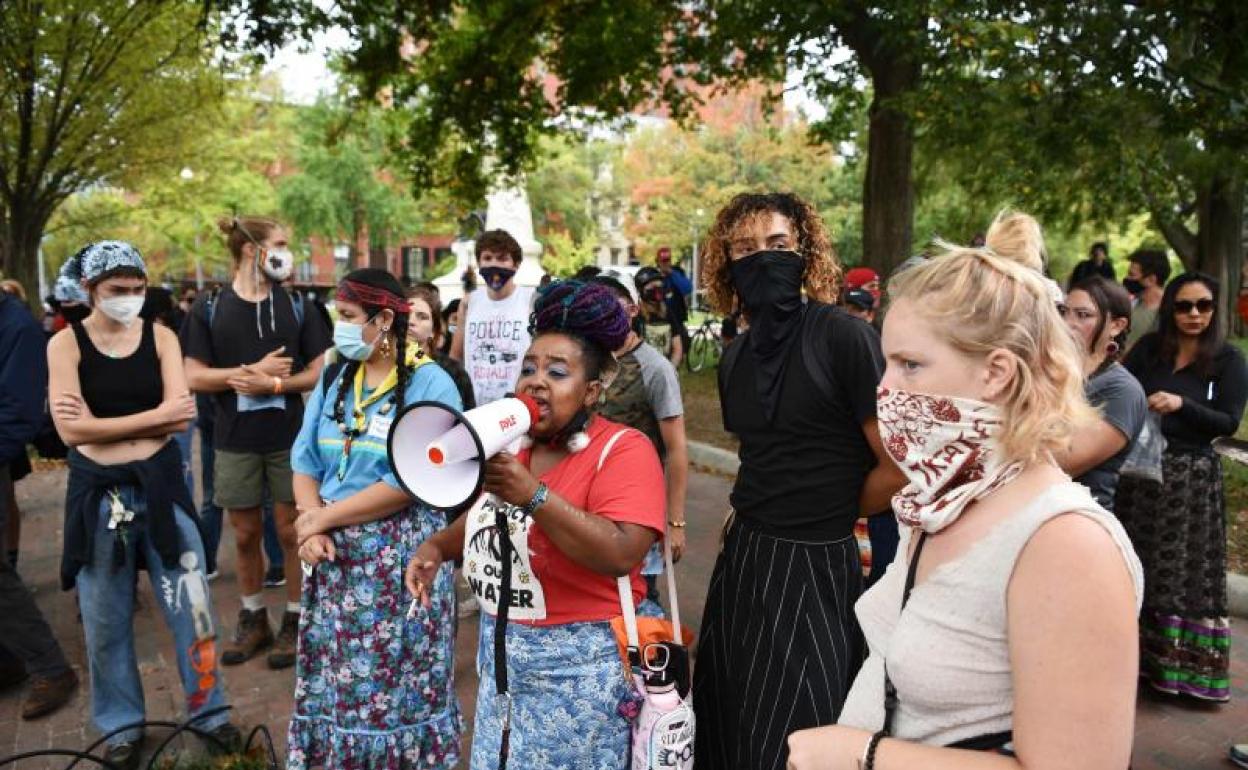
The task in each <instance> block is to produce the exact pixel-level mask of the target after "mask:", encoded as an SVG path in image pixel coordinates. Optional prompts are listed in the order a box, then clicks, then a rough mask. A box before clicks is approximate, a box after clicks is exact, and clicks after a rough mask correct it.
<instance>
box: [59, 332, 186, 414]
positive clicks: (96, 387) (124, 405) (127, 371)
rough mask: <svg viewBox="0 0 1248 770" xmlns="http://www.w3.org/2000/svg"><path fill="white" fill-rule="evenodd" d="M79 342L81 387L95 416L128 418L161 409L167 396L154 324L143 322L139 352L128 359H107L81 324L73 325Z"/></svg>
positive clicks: (79, 380)
mask: <svg viewBox="0 0 1248 770" xmlns="http://www.w3.org/2000/svg"><path fill="white" fill-rule="evenodd" d="M71 328H72V329H73V330H74V336H75V337H76V338H77V339H78V359H79V360H78V385H79V387H81V388H82V398H83V400H84V401H86V402H87V407H88V408H89V409H90V410H91V414H93V415H95V416H96V417H125V416H127V415H131V414H137V413H139V412H146V411H147V410H149V409H155V408H156V407H158V406H160V402H161V400H163V398H164V394H165V383H164V379H163V378H162V377H161V376H160V358H159V356H157V355H156V335H155V333H154V332H153V331H152V322H151V321H144V322H143V334H142V336H141V337H140V338H139V349H138V350H136V351H134V353H132V354H130V355H129V356H126V357H125V358H113V357H111V356H106V355H104V354H103V353H101V352H100V351H99V350H97V349H96V347H95V345H94V344H93V343H92V342H91V337H90V336H89V335H88V334H87V330H86V329H84V328H82V324H81V323H76V324H72V326H71Z"/></svg>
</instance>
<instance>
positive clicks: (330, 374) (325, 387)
mask: <svg viewBox="0 0 1248 770" xmlns="http://www.w3.org/2000/svg"><path fill="white" fill-rule="evenodd" d="M344 366H346V363H345V362H343V361H335V362H333V363H332V364H326V365H325V368H324V369H323V370H321V398H325V395H326V394H327V393H329V384H330V383H331V382H333V381H334V379H335V378H337V377H338V373H339V372H341V371H342V367H344Z"/></svg>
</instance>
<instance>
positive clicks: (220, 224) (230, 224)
mask: <svg viewBox="0 0 1248 770" xmlns="http://www.w3.org/2000/svg"><path fill="white" fill-rule="evenodd" d="M237 226H238V217H221V218H220V219H218V220H217V229H218V230H220V231H221V232H222V233H223V234H225V235H229V234H231V233H233V232H234V228H235V227H237Z"/></svg>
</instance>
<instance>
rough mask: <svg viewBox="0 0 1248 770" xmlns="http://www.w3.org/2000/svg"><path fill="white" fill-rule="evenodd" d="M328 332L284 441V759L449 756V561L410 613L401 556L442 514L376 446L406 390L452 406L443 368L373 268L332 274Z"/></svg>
mask: <svg viewBox="0 0 1248 770" xmlns="http://www.w3.org/2000/svg"><path fill="white" fill-rule="evenodd" d="M336 309H337V311H338V321H337V323H336V324H335V326H334V345H335V347H336V348H337V351H338V355H339V357H340V359H342V360H343V364H342V365H338V366H333V367H330V368H328V369H327V371H326V375H325V377H324V379H323V381H322V384H321V387H319V388H317V389H315V390H314V391H313V392H312V394H311V398H309V399H308V403H307V407H306V412H305V416H304V421H303V429H302V431H300V434H299V438H298V439H297V440H296V442H295V447H294V452H293V454H292V457H291V465H292V466H293V469H294V471H295V501H296V504H297V506H298V507H299V511H300V513H299V518H298V519H297V520H296V530H297V532H298V535H299V543H300V545H299V556H300V558H301V559H303V561H304V562H305V563H306V564H309V565H312V570H311V572H310V573H305V574H307V576H306V577H305V578H304V583H303V600H302V601H303V617H302V620H301V621H300V624H299V652H298V662H297V666H298V668H297V679H296V683H295V710H294V714H293V715H292V717H291V722H290V739H289V740H290V743H289V751H288V766H289V767H290V768H292V769H293V770H302V768H308V767H325V768H333V770H364V769H365V768H379V769H380V768H386V770H393V769H399V770H403V769H412V770H415V769H416V768H420V769H421V770H424V769H426V768H428V769H431V770H432V769H440V768H451V767H454V766H455V764H456V763H457V762H458V761H459V734H460V727H461V719H460V713H459V706H458V703H457V701H456V699H455V687H454V682H453V676H452V675H453V672H454V655H455V643H454V642H455V640H454V629H453V624H452V618H453V612H454V586H453V583H452V580H451V574H452V573H451V567H450V565H446V566H445V567H444V568H443V569H442V570H440V571H439V572H438V574H437V577H436V579H435V580H433V581H432V587H431V601H430V602H429V603H428V605H426V606H421V607H418V608H417V610H416V611H415V612H414V613H412V614H410V615H409V613H408V607H409V601H408V599H407V598H406V597H405V596H404V593H403V570H404V567H405V566H406V564H407V562H408V561H409V560H410V559H411V558H412V556H413V555H414V554H415V551H416V547H417V546H418V545H420V543H421V542H423V541H424V540H425V539H427V538H428V537H430V536H431V535H432V534H433V533H435V532H437V531H438V530H439V529H441V528H443V527H444V526H446V517H445V515H444V514H442V513H439V512H436V511H432V510H430V509H429V508H427V507H425V506H423V505H420V504H414V503H413V502H412V500H411V499H410V498H409V497H408V496H407V495H406V494H405V493H404V492H403V491H402V490H401V489H400V487H399V484H398V482H397V481H396V480H395V478H394V476H393V475H392V473H391V472H390V469H389V464H388V462H387V460H386V437H387V435H388V433H389V428H390V423H391V422H392V421H393V420H394V417H395V415H396V414H397V413H398V412H399V410H401V409H402V408H403V405H404V404H405V403H414V402H416V401H441V402H443V403H445V404H448V405H450V406H453V407H455V408H459V407H460V400H459V394H458V393H457V391H456V389H455V384H454V383H453V382H452V381H451V378H450V377H449V376H447V374H446V372H444V371H442V369H441V368H439V367H438V366H436V365H431V364H432V362H431V361H430V359H429V358H428V357H427V356H425V355H424V353H423V352H422V351H421V350H420V348H419V346H417V345H415V344H414V343H413V344H409V342H408V339H407V326H408V317H409V311H410V308H409V306H408V303H407V300H406V299H405V298H404V296H403V290H402V287H401V286H400V285H399V283H398V281H397V280H395V278H394V276H392V275H390V274H389V273H387V272H386V271H384V270H375V269H365V270H357V271H355V272H353V273H351V274H349V275H348V276H347V277H346V278H345V279H343V281H342V283H340V284H339V286H338V293H337V297H336Z"/></svg>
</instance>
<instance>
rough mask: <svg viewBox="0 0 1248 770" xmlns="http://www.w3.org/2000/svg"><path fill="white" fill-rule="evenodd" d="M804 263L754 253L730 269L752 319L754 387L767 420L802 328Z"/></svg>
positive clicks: (783, 254) (793, 256)
mask: <svg viewBox="0 0 1248 770" xmlns="http://www.w3.org/2000/svg"><path fill="white" fill-rule="evenodd" d="M805 270H806V260H805V259H804V258H803V257H802V255H800V254H798V253H796V252H793V251H758V252H755V253H753V254H751V255H749V256H748V257H743V258H741V259H738V260H736V261H735V262H732V263H730V264H729V266H728V271H729V274H730V275H731V276H732V283H733V286H734V287H736V290H737V295H738V296H739V297H740V298H741V305H742V307H744V308H745V312H746V315H748V316H749V319H750V330H749V333H748V334H747V335H746V339H748V340H749V345H750V352H751V353H753V357H754V363H755V372H756V376H755V384H756V385H757V387H758V395H759V397H760V398H762V401H763V408H764V409H765V410H766V412H767V418H768V419H775V416H776V408H777V406H778V405H779V402H780V389H781V385H782V384H783V381H784V369H785V363H786V362H787V361H788V358H789V348H790V346H791V345H792V344H793V343H794V342H797V340H798V334H797V332H798V330H799V329H800V327H801V322H802V309H803V307H804V306H803V305H802V275H803V273H804V272H805Z"/></svg>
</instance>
